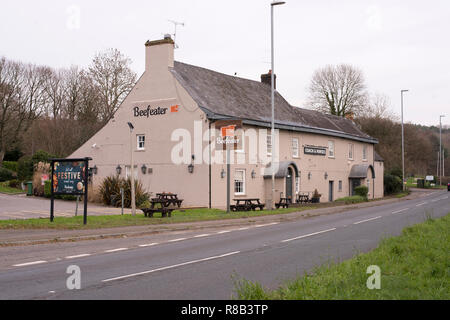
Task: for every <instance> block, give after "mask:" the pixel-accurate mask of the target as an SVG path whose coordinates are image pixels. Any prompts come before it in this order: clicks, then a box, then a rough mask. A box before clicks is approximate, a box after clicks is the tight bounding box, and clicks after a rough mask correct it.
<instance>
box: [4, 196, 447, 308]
mask: <svg viewBox="0 0 450 320" xmlns="http://www.w3.org/2000/svg"><path fill="white" fill-rule="evenodd" d="M449 194H450V193H447V192H446V191H433V192H429V193H427V194H425V196H423V197H419V198H416V199H413V200H407V201H400V202H395V203H390V204H385V205H382V206H374V207H369V208H360V209H354V210H349V211H346V212H341V213H336V214H331V215H325V216H317V217H313V218H309V219H301V220H298V221H293V222H292V221H291V222H284V223H283V222H281V223H272V224H269V223H267V224H265V225H254V226H246V227H242V228H239V227H235V228H234V229H230V228H229V229H223V230H217V229H214V230H210V231H209V230H206V231H205V230H202V231H201V232H199V231H196V232H192V231H191V232H188V231H186V232H185V233H180V234H172V235H168V236H165V237H164V238H155V237H152V236H148V237H141V238H126V239H109V240H101V241H100V240H99V241H88V242H85V241H83V242H80V243H63V244H58V245H35V246H25V247H17V248H2V250H3V251H0V252H2V255H1V258H0V259H1V262H0V264H1V265H0V299H188V300H195V299H229V298H231V297H232V294H233V290H234V283H233V277H238V278H239V277H244V278H246V279H249V280H252V281H258V282H260V283H261V284H263V285H264V286H266V287H269V288H276V287H277V286H279V285H280V284H281V283H282V282H283V281H284V280H287V279H290V278H293V277H295V276H296V275H297V274H303V273H304V272H305V271H310V270H312V268H313V267H314V266H317V265H319V264H321V263H325V262H328V261H330V260H333V261H341V260H346V259H348V258H351V257H352V256H353V255H354V254H355V253H358V252H367V251H369V250H371V249H373V248H375V247H376V246H377V245H378V243H379V241H380V240H381V239H382V238H384V237H389V236H395V235H399V234H400V232H401V230H402V229H403V228H404V227H406V226H409V225H413V224H416V223H420V222H423V221H424V220H425V219H426V218H427V217H428V216H432V217H434V218H437V217H441V216H444V215H446V214H447V213H449V212H450V199H449ZM8 250H9V251H8ZM6 253H8V254H6ZM7 256H9V260H8V257H7ZM11 257H13V258H11ZM14 257H16V258H14ZM17 257H19V258H20V259H22V260H21V261H18V260H17ZM373 264H377V261H374V262H373ZM70 265H76V266H78V267H79V268H80V272H81V289H79V290H78V289H74V290H69V289H67V286H66V281H67V278H68V277H69V276H70V274H68V273H66V271H67V268H68V267H69V266H70ZM411 267H412V268H413V267H414V266H411Z"/></svg>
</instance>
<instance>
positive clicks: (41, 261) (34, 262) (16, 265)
mask: <svg viewBox="0 0 450 320" xmlns="http://www.w3.org/2000/svg"><path fill="white" fill-rule="evenodd" d="M46 262H47V261H44V260H39V261H32V262H26V263H20V264H14V265H13V267H25V266H31V265H34V264H40V263H46Z"/></svg>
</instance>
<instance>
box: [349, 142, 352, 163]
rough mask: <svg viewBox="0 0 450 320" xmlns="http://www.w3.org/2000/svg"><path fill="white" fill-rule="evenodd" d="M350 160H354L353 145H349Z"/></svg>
mask: <svg viewBox="0 0 450 320" xmlns="http://www.w3.org/2000/svg"><path fill="white" fill-rule="evenodd" d="M348 158H349V159H350V160H353V143H349V144H348Z"/></svg>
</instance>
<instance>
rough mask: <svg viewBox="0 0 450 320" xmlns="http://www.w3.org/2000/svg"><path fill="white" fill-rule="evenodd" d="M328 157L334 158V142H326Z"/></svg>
mask: <svg viewBox="0 0 450 320" xmlns="http://www.w3.org/2000/svg"><path fill="white" fill-rule="evenodd" d="M328 157H330V158H334V141H331V140H330V141H328Z"/></svg>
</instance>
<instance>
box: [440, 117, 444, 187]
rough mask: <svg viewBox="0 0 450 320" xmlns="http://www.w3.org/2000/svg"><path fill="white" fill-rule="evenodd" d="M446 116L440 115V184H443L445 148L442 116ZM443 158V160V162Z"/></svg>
mask: <svg viewBox="0 0 450 320" xmlns="http://www.w3.org/2000/svg"><path fill="white" fill-rule="evenodd" d="M443 117H445V115H440V116H439V155H442V156H439V164H440V165H439V168H440V174H439V186H441V185H442V176H443V175H444V170H443V169H444V150H442V118H443ZM441 158H442V162H441Z"/></svg>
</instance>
